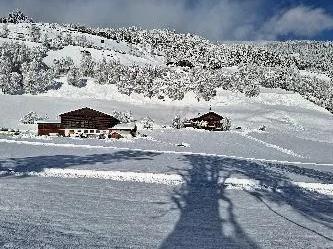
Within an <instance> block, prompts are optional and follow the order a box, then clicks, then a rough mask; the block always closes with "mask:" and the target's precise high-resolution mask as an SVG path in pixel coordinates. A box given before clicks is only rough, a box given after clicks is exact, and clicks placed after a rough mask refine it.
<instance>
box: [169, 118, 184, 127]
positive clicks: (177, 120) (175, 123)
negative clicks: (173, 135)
mask: <svg viewBox="0 0 333 249" xmlns="http://www.w3.org/2000/svg"><path fill="white" fill-rule="evenodd" d="M171 126H172V127H173V128H175V129H180V128H183V127H184V121H183V120H181V118H180V116H179V115H176V117H175V118H174V119H173V120H172V122H171Z"/></svg>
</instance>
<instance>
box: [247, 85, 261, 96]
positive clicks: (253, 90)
mask: <svg viewBox="0 0 333 249" xmlns="http://www.w3.org/2000/svg"><path fill="white" fill-rule="evenodd" d="M259 93H260V88H259V86H258V85H255V84H251V85H248V86H246V87H245V89H244V94H245V96H246V97H256V96H258V95H259Z"/></svg>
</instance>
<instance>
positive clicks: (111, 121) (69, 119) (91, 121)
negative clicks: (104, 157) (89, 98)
mask: <svg viewBox="0 0 333 249" xmlns="http://www.w3.org/2000/svg"><path fill="white" fill-rule="evenodd" d="M60 119H61V125H62V127H63V128H64V129H78V128H81V129H98V130H107V129H109V128H111V127H113V126H115V125H117V124H119V123H120V121H119V120H118V119H116V118H114V117H112V116H110V115H108V114H105V113H102V112H99V111H96V110H93V109H90V108H87V107H85V108H82V109H78V110H75V111H71V112H67V113H64V114H60Z"/></svg>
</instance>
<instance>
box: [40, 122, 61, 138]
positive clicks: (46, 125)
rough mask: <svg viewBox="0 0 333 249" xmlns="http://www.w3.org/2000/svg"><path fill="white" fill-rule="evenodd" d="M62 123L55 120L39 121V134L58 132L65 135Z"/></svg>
mask: <svg viewBox="0 0 333 249" xmlns="http://www.w3.org/2000/svg"><path fill="white" fill-rule="evenodd" d="M61 129H62V126H61V123H55V122H42V123H38V136H43V135H46V136H48V135H50V134H52V133H58V134H59V135H63V134H64V133H63V132H62V130H61Z"/></svg>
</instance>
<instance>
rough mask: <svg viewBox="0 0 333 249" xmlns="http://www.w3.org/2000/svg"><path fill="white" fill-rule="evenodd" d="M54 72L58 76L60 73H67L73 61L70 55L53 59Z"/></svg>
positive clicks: (72, 65)
mask: <svg viewBox="0 0 333 249" xmlns="http://www.w3.org/2000/svg"><path fill="white" fill-rule="evenodd" d="M53 63H54V71H55V72H54V73H55V75H57V76H59V75H62V74H67V73H68V72H69V70H71V69H72V68H73V67H74V62H73V59H72V58H71V57H65V58H61V59H54V61H53Z"/></svg>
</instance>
